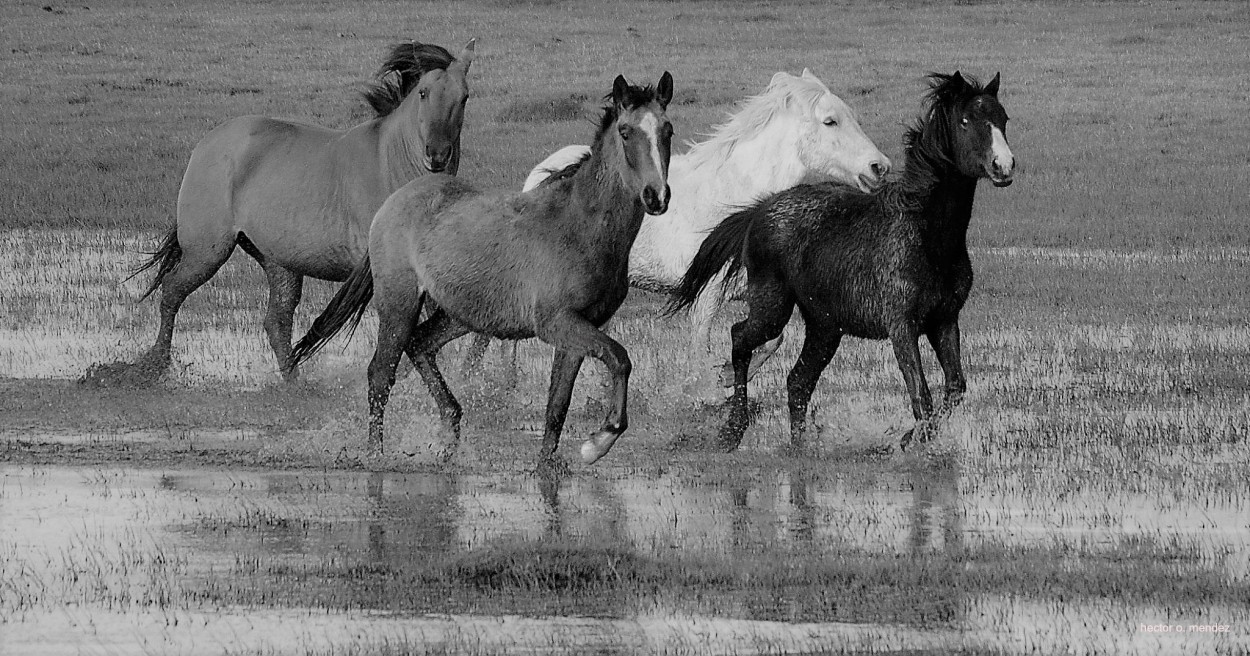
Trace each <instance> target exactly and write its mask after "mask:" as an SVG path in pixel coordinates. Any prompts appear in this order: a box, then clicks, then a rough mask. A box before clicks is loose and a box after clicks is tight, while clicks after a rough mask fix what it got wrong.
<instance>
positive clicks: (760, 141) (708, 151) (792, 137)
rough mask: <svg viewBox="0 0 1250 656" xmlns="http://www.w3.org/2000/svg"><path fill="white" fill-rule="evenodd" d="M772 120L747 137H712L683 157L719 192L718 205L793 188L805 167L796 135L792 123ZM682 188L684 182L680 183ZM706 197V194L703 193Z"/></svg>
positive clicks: (745, 200) (804, 172)
mask: <svg viewBox="0 0 1250 656" xmlns="http://www.w3.org/2000/svg"><path fill="white" fill-rule="evenodd" d="M781 123H782V122H780V121H771V122H769V124H768V125H766V126H765V127H764V129H762V130H760V131H759V132H757V133H755V134H753V135H751V136H750V137H738V138H735V139H733V140H726V141H718V139H719V138H718V137H716V136H713V137H712V138H711V139H708V140H707V141H705V142H702V143H700V144H696V145H695V146H694V147H693V148H692V149H691V150H690V152H689V153H687V155H686V158H687V160H688V162H689V165H690V170H691V174H692V175H700V177H702V178H703V180H704V181H705V183H706V184H707V185H709V186H710V187H715V189H716V190H717V191H719V192H720V193H716V194H715V195H712V196H710V197H713V198H717V199H718V202H719V203H721V204H729V205H733V204H740V203H745V202H748V201H750V200H754V199H755V198H756V197H757V196H760V195H762V194H766V193H769V192H773V191H778V190H781V189H788V188H789V187H793V186H794V185H796V184H798V183H799V182H801V181H802V180H803V178H804V177H805V176H806V175H807V173H808V169H807V167H806V166H804V165H803V163H802V162H801V161H800V160H799V157H798V152H799V138H798V134H797V133H796V131H795V130H794V127H793V123H792V122H788V124H786V125H782V124H781ZM682 188H683V190H685V189H686V185H684V184H683V185H682ZM702 195H703V196H707V194H702Z"/></svg>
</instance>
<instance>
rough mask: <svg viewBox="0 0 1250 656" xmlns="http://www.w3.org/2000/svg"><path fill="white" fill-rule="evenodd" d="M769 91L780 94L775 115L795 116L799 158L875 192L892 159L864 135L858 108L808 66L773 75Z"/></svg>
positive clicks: (778, 117) (834, 175)
mask: <svg viewBox="0 0 1250 656" xmlns="http://www.w3.org/2000/svg"><path fill="white" fill-rule="evenodd" d="M765 93H766V94H776V95H778V96H780V98H781V104H782V106H783V107H784V108H785V111H784V112H779V113H777V115H776V116H775V120H776V119H781V118H786V119H789V120H791V121H793V129H794V130H795V131H796V133H797V134H796V137H797V138H796V142H797V144H798V148H797V153H796V154H797V155H798V158H799V161H800V163H801V164H802V165H803V166H804V167H806V168H807V169H809V170H811V171H815V172H817V173H821V174H824V175H828V176H830V177H832V178H834V179H835V180H839V181H842V182H845V183H847V184H851V185H854V186H856V187H859V189H860V190H861V191H865V192H867V191H872V190H873V189H876V188H877V187H879V186H881V183H882V182H884V180H885V175H886V173H889V171H890V158H888V157H886V156H885V155H884V154H883V153H882V152H881V151H880V150H878V149H877V146H876V144H874V143H873V142H872V140H871V139H869V138H868V136H867V135H865V134H864V130H863V129H862V128H861V127H860V126H859V120H858V119H857V118H856V117H855V112H854V111H852V110H851V108H850V107H849V106H848V105H847V104H846V103H845V102H843V100H842V99H841V98H839V97H838V96H836V95H834V94H833V93H832V92H830V91H829V89H828V87H826V86H825V84H824V83H823V82H821V81H820V79H819V78H817V77H816V76H815V75H813V74H812V72H811V71H809V70H808V69H806V68H805V69H803V74H802V75H801V76H798V77H796V76H793V75H790V74H789V73H785V72H780V73H777V74H776V75H773V79H772V81H771V82H770V83H769V85H768V90H767V91H766V92H765Z"/></svg>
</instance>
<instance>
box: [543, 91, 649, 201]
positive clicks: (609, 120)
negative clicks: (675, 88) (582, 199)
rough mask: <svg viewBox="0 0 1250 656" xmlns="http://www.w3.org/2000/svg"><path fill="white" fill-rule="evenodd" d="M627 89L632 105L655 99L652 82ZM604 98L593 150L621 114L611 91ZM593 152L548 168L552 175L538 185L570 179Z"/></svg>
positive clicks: (636, 105)
mask: <svg viewBox="0 0 1250 656" xmlns="http://www.w3.org/2000/svg"><path fill="white" fill-rule="evenodd" d="M625 89H626V91H625V102H626V104H627V105H629V106H630V107H638V106H639V105H645V104H647V103H649V102H651V101H652V100H655V87H654V86H652V85H650V84H648V85H647V86H645V87H636V86H634V85H632V84H631V85H628V86H627V87H625ZM603 99H604V100H605V101H607V102H606V103H605V104H604V106H603V115H602V116H600V117H599V127H598V128H597V129H596V130H595V138H594V139H593V140H592V141H591V143H593V144H594V147H592V148H591V152H593V151H594V150H596V149H597V147H598V145H599V140H600V139H602V138H603V135H604V134H605V133H607V131H608V129H609V128H611V127H612V124H613V123H616V119H617V118H618V116H619V115H618V114H617V111H616V105H615V104H614V103H613V102H612V94H610V93H609V94H608V95H606V96H604V97H603ZM591 152H586V153H584V154H582V156H581V157H580V158H578V160H577V161H576V162H573V163H572V164H569V165H568V166H565V167H564V168H561V169H547V171H546V172H547V173H549V174H550V175H548V176H547V177H546V178H544V179H543V181H542V182H541V183H539V185H538V186H539V187H547V186H550V185H552V184H555V183H556V182H559V181H561V180H568V179H570V178H572V177H573V175H574V174H576V173H577V171H578V170H579V169H581V168H582V164H585V163H586V162H587V161H589V160H590V155H591Z"/></svg>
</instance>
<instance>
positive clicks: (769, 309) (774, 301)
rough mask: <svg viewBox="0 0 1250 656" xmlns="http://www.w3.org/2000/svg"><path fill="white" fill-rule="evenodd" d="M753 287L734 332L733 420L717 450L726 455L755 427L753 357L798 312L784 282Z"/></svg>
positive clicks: (755, 282)
mask: <svg viewBox="0 0 1250 656" xmlns="http://www.w3.org/2000/svg"><path fill="white" fill-rule="evenodd" d="M750 285H751V286H750V287H749V288H748V290H747V294H748V297H747V303H748V310H747V318H746V319H743V320H742V321H739V322H738V323H736V324H734V326H733V328H732V329H730V337H731V339H732V340H733V350H732V361H731V364H732V366H733V372H734V391H733V396H731V397H730V398H729V417H728V418H727V419H726V420H725V424H724V426H722V427H721V430H720V434H719V435H718V436H717V446H718V447H719V448H721V449H723V450H724V451H726V452H729V451H733V450H735V449H737V448H738V445H740V444H742V436H743V435H744V434H745V433H746V430H747V426H748V425H750V423H751V417H750V412H749V410H748V407H747V372H748V370H749V369H750V365H751V354H752V353H753V352H754V351H755V349H756V348H758V347H759V346H760V345H761V344H763V343H764V342H767V341H768V340H770V339H776V338H777V337H778V336H779V335H781V331H782V330H784V329H785V327H786V323H788V322H789V321H790V314H791V313H792V312H793V311H794V297H793V295H791V294H790V292H789V291H788V290H787V289H786V287H785V285H784V284H783V283H781V282H780V281H775V280H767V279H765V280H759V279H757V280H753V281H751V283H750Z"/></svg>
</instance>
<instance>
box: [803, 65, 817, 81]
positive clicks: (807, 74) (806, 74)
mask: <svg viewBox="0 0 1250 656" xmlns="http://www.w3.org/2000/svg"><path fill="white" fill-rule="evenodd" d="M803 77H805V78H809V79H813V80H814V79H816V76H815V75H812V69H810V68H804V69H803Z"/></svg>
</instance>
